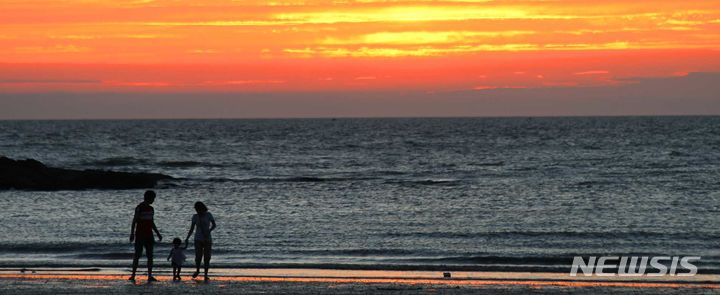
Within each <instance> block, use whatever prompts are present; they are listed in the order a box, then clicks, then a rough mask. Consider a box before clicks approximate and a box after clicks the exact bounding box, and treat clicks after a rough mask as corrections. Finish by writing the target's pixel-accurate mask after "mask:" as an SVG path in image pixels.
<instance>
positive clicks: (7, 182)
mask: <svg viewBox="0 0 720 295" xmlns="http://www.w3.org/2000/svg"><path fill="white" fill-rule="evenodd" d="M166 179H173V178H172V177H171V176H168V175H164V174H159V173H131V172H113V171H103V170H71V169H62V168H53V167H47V166H45V164H43V163H41V162H39V161H37V160H33V159H27V160H13V159H10V158H7V157H0V190H7V189H18V190H47V191H54V190H82V189H140V188H152V187H155V185H157V183H158V181H160V180H166Z"/></svg>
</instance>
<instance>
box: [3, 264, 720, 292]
mask: <svg viewBox="0 0 720 295" xmlns="http://www.w3.org/2000/svg"><path fill="white" fill-rule="evenodd" d="M138 270H139V271H138V273H137V277H138V280H139V281H144V278H145V273H146V272H145V271H144V269H143V268H142V267H141V268H139V269H138ZM192 270H193V268H192V267H184V274H183V277H185V278H186V279H189V278H190V274H191V273H192ZM129 273H130V271H129V268H0V279H71V280H72V279H75V280H124V279H125V278H126V277H127V276H128V275H129ZM445 273H448V274H450V276H451V277H444V274H445ZM154 274H155V277H156V278H158V279H159V280H168V281H169V280H170V278H171V276H170V269H167V268H165V267H161V268H156V269H155V271H154ZM210 277H211V279H212V280H217V281H288V282H292V281H317V282H334V281H343V282H348V283H352V282H378V283H383V282H391V283H403V284H418V283H432V284H447V285H476V284H480V285H482V284H488V283H489V282H505V283H508V284H528V285H532V284H551V285H554V284H559V285H563V284H568V285H575V284H577V285H584V284H596V285H607V286H612V285H617V284H620V285H626V286H633V285H643V286H645V285H648V286H650V285H657V286H671V285H672V286H677V287H683V286H687V287H690V286H707V287H709V288H717V289H720V275H705V274H699V275H695V276H670V275H664V276H633V277H630V276H625V277H619V276H597V275H593V276H585V275H578V276H574V277H573V276H570V275H569V274H567V273H562V274H560V273H548V272H478V271H450V272H439V271H425V270H418V271H398V270H328V269H313V268H306V269H296V268H290V269H275V268H270V269H262V268H242V269H241V268H233V269H228V268H226V269H214V268H212V269H211V271H210Z"/></svg>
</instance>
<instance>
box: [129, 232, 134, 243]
mask: <svg viewBox="0 0 720 295" xmlns="http://www.w3.org/2000/svg"><path fill="white" fill-rule="evenodd" d="M133 241H135V233H130V243H132V242H133Z"/></svg>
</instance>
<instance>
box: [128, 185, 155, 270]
mask: <svg viewBox="0 0 720 295" xmlns="http://www.w3.org/2000/svg"><path fill="white" fill-rule="evenodd" d="M143 199H144V200H143V202H142V203H140V204H139V205H137V207H135V216H134V217H133V221H132V227H131V229H130V242H133V241H135V255H134V256H133V264H132V275H131V276H130V278H129V279H128V280H130V281H134V280H135V271H136V270H137V267H138V261H139V260H140V256H141V255H142V252H143V248H145V255H146V256H147V269H148V272H147V275H148V282H154V281H157V280H156V279H155V278H154V277H153V276H152V267H153V246H154V244H155V239H154V236H153V231H154V232H155V233H156V234H157V236H158V241H162V235H160V232H159V231H158V229H157V227H156V226H155V220H154V218H153V217H154V215H155V209H154V208H153V207H152V206H150V205H151V204H152V203H153V202H154V201H155V192H154V191H145V195H144V197H143Z"/></svg>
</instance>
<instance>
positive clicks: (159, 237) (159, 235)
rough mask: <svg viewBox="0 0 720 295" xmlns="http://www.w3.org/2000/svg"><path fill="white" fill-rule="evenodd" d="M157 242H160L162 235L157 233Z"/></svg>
mask: <svg viewBox="0 0 720 295" xmlns="http://www.w3.org/2000/svg"><path fill="white" fill-rule="evenodd" d="M158 242H162V235H161V234H160V233H158Z"/></svg>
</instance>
